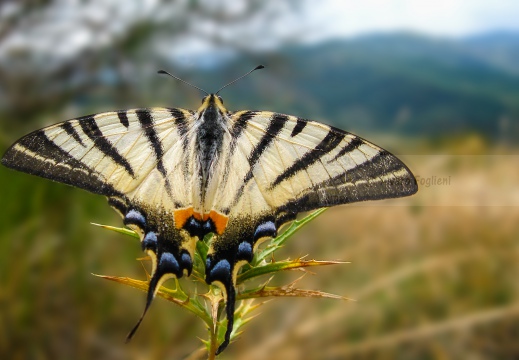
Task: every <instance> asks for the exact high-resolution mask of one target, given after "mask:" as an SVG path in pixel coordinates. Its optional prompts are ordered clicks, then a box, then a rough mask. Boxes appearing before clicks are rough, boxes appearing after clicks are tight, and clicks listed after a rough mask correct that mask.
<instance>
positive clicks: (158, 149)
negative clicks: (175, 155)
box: [135, 109, 166, 178]
mask: <svg viewBox="0 0 519 360" xmlns="http://www.w3.org/2000/svg"><path fill="white" fill-rule="evenodd" d="M135 114H136V115H137V119H138V120H139V123H140V124H141V128H142V130H143V131H144V134H145V135H146V138H147V139H148V141H149V143H150V147H151V149H152V150H153V151H154V152H155V158H156V159H157V169H158V170H159V172H160V173H161V174H162V176H164V178H166V169H165V168H164V163H163V160H162V157H163V156H164V148H163V147H162V143H161V142H160V139H159V137H158V135H157V132H156V131H155V128H154V126H153V125H154V123H153V117H152V116H151V113H150V112H149V111H148V110H144V109H143V110H137V111H136V112H135Z"/></svg>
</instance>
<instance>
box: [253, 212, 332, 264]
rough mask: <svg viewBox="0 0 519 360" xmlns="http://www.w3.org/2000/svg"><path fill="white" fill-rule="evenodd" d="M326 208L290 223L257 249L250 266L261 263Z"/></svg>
mask: <svg viewBox="0 0 519 360" xmlns="http://www.w3.org/2000/svg"><path fill="white" fill-rule="evenodd" d="M326 209H327V208H322V209H318V210H316V211H314V212H313V213H311V214H310V215H308V216H306V217H305V218H303V219H301V220H295V221H293V222H292V224H290V226H289V227H288V229H286V230H285V231H284V232H283V233H282V234H281V235H279V236H278V237H276V238H274V239H272V240H271V241H270V244H269V245H268V246H267V247H265V248H264V249H263V250H259V251H258V252H257V253H256V256H254V259H253V260H252V262H251V266H252V267H255V266H256V265H257V264H259V263H261V262H262V261H263V260H265V259H266V258H267V257H269V256H270V255H271V254H273V253H274V252H275V251H276V250H277V249H279V248H280V247H282V246H283V244H284V243H285V242H286V241H287V240H288V239H289V238H290V237H292V235H294V234H295V233H296V232H297V231H298V230H299V229H301V228H302V227H303V226H305V225H306V224H307V223H308V222H310V221H311V220H313V219H315V218H316V217H318V216H319V215H321V214H322V213H323V212H324V211H325V210H326Z"/></svg>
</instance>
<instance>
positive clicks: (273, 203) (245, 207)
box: [218, 112, 417, 215]
mask: <svg viewBox="0 0 519 360" xmlns="http://www.w3.org/2000/svg"><path fill="white" fill-rule="evenodd" d="M232 120H233V129H240V130H239V131H237V130H233V131H231V132H232V134H234V135H233V136H232V138H231V142H230V144H231V147H232V146H235V147H236V149H235V150H234V151H233V152H232V153H231V154H229V156H230V159H228V161H229V163H230V164H231V165H230V166H228V167H227V168H228V169H229V170H228V172H229V174H228V175H227V178H228V180H227V181H226V182H224V183H223V184H222V188H223V189H224V190H223V191H222V193H221V197H220V199H219V201H218V203H219V204H222V211H223V212H225V213H233V214H252V215H254V214H259V213H270V214H272V213H276V214H278V213H299V212H303V211H309V210H313V209H317V208H320V207H326V206H333V205H339V204H346V203H351V202H357V201H364V200H374V199H384V198H392V197H400V196H407V195H411V194H414V193H415V192H416V191H417V185H416V180H415V178H414V176H413V174H412V173H411V172H410V171H409V169H408V168H407V167H406V166H405V165H404V164H403V163H402V162H401V161H400V160H399V159H398V158H396V157H395V156H394V155H392V154H390V153H389V152H388V151H386V150H383V149H381V148H380V147H378V146H376V145H374V144H372V143H370V142H368V141H366V140H364V139H361V138H360V137H358V136H355V135H353V134H350V133H347V132H345V131H342V130H339V129H336V128H334V127H331V126H328V125H324V124H321V123H318V122H315V121H309V120H304V119H300V118H296V117H294V116H288V115H282V114H276V113H271V112H240V113H236V114H234V115H233V116H232ZM233 144H234V145H233ZM223 204H225V205H223Z"/></svg>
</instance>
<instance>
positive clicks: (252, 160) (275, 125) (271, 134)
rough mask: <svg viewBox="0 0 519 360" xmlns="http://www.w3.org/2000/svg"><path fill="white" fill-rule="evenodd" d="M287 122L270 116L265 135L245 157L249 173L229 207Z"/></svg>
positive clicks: (284, 116)
mask: <svg viewBox="0 0 519 360" xmlns="http://www.w3.org/2000/svg"><path fill="white" fill-rule="evenodd" d="M287 121H288V116H286V115H281V114H274V115H273V116H272V119H271V120H270V122H269V125H268V126H267V129H266V130H265V134H264V135H263V136H262V137H261V139H260V141H259V142H258V143H257V144H256V146H255V147H254V148H253V149H252V151H251V153H250V155H249V156H248V157H247V159H248V161H249V171H247V174H246V175H245V177H244V178H243V183H242V185H241V186H240V188H239V189H238V191H237V192H236V194H235V196H234V199H233V202H232V205H231V207H232V206H234V205H236V204H237V203H238V200H239V199H240V197H241V196H242V195H243V190H244V189H245V186H247V184H248V183H249V181H250V180H251V179H252V177H253V171H254V166H255V165H256V163H257V162H258V161H259V159H260V157H261V155H262V154H263V152H264V151H265V150H266V149H267V148H268V147H269V145H270V144H271V143H272V140H274V138H275V137H276V136H278V134H279V133H280V132H281V130H282V129H283V127H284V126H285V124H286V123H287ZM229 211H230V209H225V211H224V212H226V213H227V212H229Z"/></svg>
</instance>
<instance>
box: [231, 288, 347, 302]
mask: <svg viewBox="0 0 519 360" xmlns="http://www.w3.org/2000/svg"><path fill="white" fill-rule="evenodd" d="M269 296H277V297H281V296H285V297H286V296H289V297H312V298H327V299H337V300H349V301H354V300H353V299H350V298H347V297H344V296H340V295H335V294H330V293H326V292H323V291H319V290H305V289H297V288H294V287H291V286H279V287H278V286H262V287H259V288H256V289H251V290H247V291H244V292H241V293H239V294H238V295H237V296H236V298H237V299H239V300H243V299H251V298H260V297H269Z"/></svg>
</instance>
